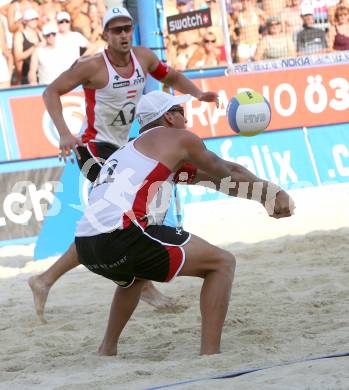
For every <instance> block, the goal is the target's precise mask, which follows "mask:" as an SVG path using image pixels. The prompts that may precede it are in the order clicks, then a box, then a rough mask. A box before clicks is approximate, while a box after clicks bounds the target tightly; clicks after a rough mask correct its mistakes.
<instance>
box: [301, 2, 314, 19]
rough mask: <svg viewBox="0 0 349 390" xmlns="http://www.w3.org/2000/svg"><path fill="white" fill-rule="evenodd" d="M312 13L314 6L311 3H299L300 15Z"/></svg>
mask: <svg viewBox="0 0 349 390" xmlns="http://www.w3.org/2000/svg"><path fill="white" fill-rule="evenodd" d="M305 15H314V8H313V7H312V5H311V4H307V3H303V4H302V5H301V16H305Z"/></svg>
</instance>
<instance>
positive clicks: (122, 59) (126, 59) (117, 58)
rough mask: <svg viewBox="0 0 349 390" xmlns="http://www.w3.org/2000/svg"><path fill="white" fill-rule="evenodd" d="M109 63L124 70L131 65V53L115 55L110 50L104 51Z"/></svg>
mask: <svg viewBox="0 0 349 390" xmlns="http://www.w3.org/2000/svg"><path fill="white" fill-rule="evenodd" d="M106 53H107V56H108V59H109V61H110V62H111V64H112V65H114V66H115V67H117V68H126V67H127V66H128V65H130V63H131V52H130V51H129V52H128V53H116V52H115V51H113V50H112V49H110V48H107V49H106Z"/></svg>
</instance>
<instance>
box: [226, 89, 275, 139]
mask: <svg viewBox="0 0 349 390" xmlns="http://www.w3.org/2000/svg"><path fill="white" fill-rule="evenodd" d="M227 117H228V121H229V125H230V127H231V128H232V130H233V131H234V132H235V133H238V134H241V135H244V136H246V137H251V136H253V135H256V134H259V133H262V132H263V131H264V130H265V129H266V128H267V127H268V126H269V123H270V120H271V109H270V104H269V102H268V100H267V99H266V98H265V97H264V96H263V95H261V94H259V93H258V92H255V91H244V92H240V93H238V94H237V95H236V96H234V97H233V98H232V99H231V100H230V102H229V105H228V108H227Z"/></svg>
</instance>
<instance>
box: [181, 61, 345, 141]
mask: <svg viewBox="0 0 349 390" xmlns="http://www.w3.org/2000/svg"><path fill="white" fill-rule="evenodd" d="M194 82H195V84H196V85H197V86H198V87H199V88H200V89H202V90H204V91H209V90H211V91H217V92H218V93H219V95H220V106H219V107H218V108H216V107H215V106H214V105H213V104H212V103H206V102H200V101H197V100H195V99H192V100H191V101H189V102H187V103H186V117H187V120H188V128H189V129H190V130H191V131H193V132H194V133H195V134H197V135H199V136H200V137H201V138H210V137H221V136H230V135H234V133H233V132H232V130H231V129H230V127H229V124H228V121H227V118H226V108H227V106H228V103H229V100H230V99H231V98H232V97H233V96H234V95H236V94H237V93H238V92H241V91H243V90H249V89H252V90H255V91H257V92H260V93H262V94H263V95H264V96H265V97H266V99H267V100H268V101H269V102H270V105H271V108H272V119H271V123H270V125H269V127H268V129H267V130H280V129H290V128H297V127H303V126H320V125H325V124H335V123H343V122H347V121H348V118H349V73H348V67H347V65H336V66H328V67H327V66H326V67H317V68H308V69H296V70H287V71H285V70H283V71H273V72H270V73H268V74H265V73H264V74H262V73H251V74H238V75H234V76H223V77H213V78H207V79H197V80H194ZM255 117H256V118H257V119H258V115H256V116H255Z"/></svg>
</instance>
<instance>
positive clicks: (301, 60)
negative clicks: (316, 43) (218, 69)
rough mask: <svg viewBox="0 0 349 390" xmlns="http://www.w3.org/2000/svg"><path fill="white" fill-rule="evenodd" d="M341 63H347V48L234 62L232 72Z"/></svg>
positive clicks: (348, 61)
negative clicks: (287, 56)
mask: <svg viewBox="0 0 349 390" xmlns="http://www.w3.org/2000/svg"><path fill="white" fill-rule="evenodd" d="M341 63H346V64H348V63H349V50H343V51H336V52H332V53H326V54H317V55H310V56H302V57H289V58H280V59H276V60H269V61H257V62H248V63H246V64H234V65H233V68H232V71H233V72H234V73H245V72H265V71H269V70H277V69H289V68H304V67H307V66H312V67H314V66H319V65H331V64H341Z"/></svg>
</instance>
